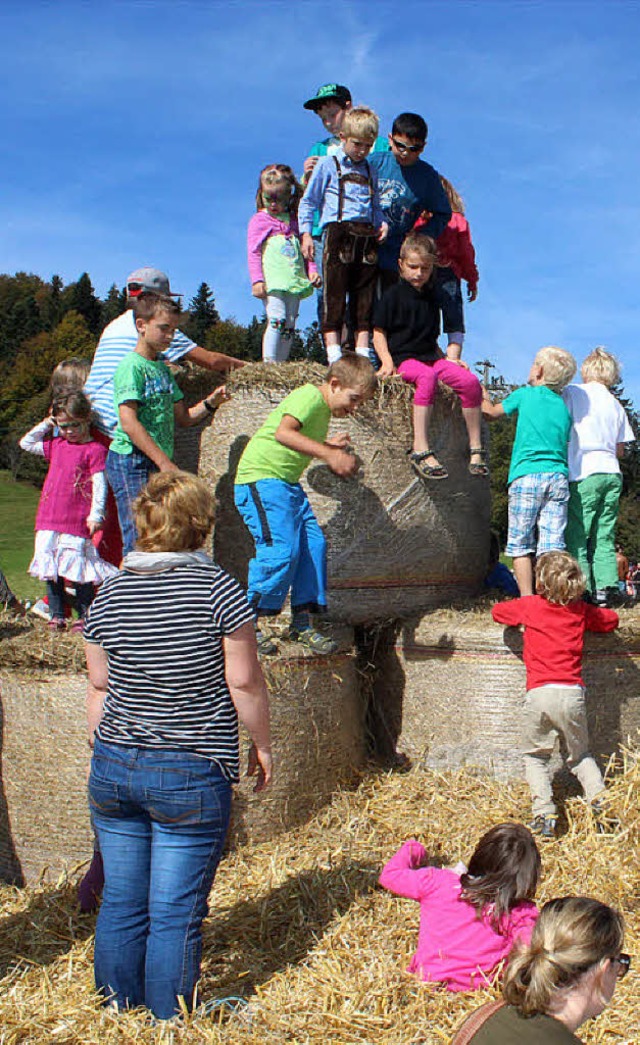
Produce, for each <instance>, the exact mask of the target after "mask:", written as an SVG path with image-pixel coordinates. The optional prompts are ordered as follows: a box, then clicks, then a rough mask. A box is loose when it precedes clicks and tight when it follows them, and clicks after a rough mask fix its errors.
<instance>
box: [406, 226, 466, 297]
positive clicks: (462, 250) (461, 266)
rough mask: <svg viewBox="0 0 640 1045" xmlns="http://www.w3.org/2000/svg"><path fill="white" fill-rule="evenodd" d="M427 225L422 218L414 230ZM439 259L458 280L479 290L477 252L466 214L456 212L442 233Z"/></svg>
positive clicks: (438, 241) (437, 241)
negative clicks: (451, 270)
mask: <svg viewBox="0 0 640 1045" xmlns="http://www.w3.org/2000/svg"><path fill="white" fill-rule="evenodd" d="M421 225H426V221H425V220H424V219H423V218H422V217H420V218H418V220H417V221H416V223H415V226H414V228H416V229H419V228H420V226H421ZM436 245H437V247H438V257H439V258H440V262H441V263H442V264H443V265H446V266H447V267H448V268H451V269H453V271H454V272H455V274H456V276H457V277H458V279H463V280H464V281H465V283H468V284H469V290H473V291H475V290H477V288H478V279H479V276H478V269H477V267H476V252H475V250H474V248H473V243H472V242H471V229H470V228H469V222H468V221H467V219H466V218H465V216H464V214H458V213H457V212H456V211H454V212H453V214H452V215H451V221H450V222H449V224H448V225H447V227H446V229H444V231H443V232H441V233H440V235H439V236H438V238H437V240H436Z"/></svg>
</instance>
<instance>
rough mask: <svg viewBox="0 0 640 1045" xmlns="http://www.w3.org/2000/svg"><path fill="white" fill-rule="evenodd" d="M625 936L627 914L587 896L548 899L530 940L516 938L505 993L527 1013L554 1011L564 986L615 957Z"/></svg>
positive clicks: (508, 998)
mask: <svg viewBox="0 0 640 1045" xmlns="http://www.w3.org/2000/svg"><path fill="white" fill-rule="evenodd" d="M623 940H624V922H623V920H622V915H621V914H619V913H618V911H615V910H613V908H612V907H607V905H606V904H604V903H600V901H599V900H591V899H589V898H588V897H586V896H563V897H560V898H559V899H557V900H550V901H549V903H546V904H545V905H544V907H543V908H542V910H541V911H540V915H539V917H538V920H537V922H536V924H535V926H534V928H533V933H532V935H531V941H530V943H528V944H522V943H520V944H516V946H515V947H514V949H513V951H512V952H511V956H510V958H509V964H508V965H507V968H506V971H505V974H504V985H503V989H502V993H503V995H504V999H505V1001H506V1002H507V1004H508V1005H513V1006H514V1007H515V1008H516V1009H518V1011H519V1012H520V1013H522V1015H523V1016H533V1015H534V1014H535V1013H545V1012H548V1010H549V1008H550V1005H551V1000H552V998H553V996H554V994H556V992H558V991H562V990H566V989H568V988H571V987H573V986H574V985H575V984H576V983H577V982H578V980H579V979H580V977H581V976H582V975H583V974H584V973H585V972H587V970H588V969H591V968H592V967H593V966H594V965H597V964H598V962H601V961H604V960H605V958H615V957H616V956H617V955H618V954H619V953H620V949H621V947H622V944H623Z"/></svg>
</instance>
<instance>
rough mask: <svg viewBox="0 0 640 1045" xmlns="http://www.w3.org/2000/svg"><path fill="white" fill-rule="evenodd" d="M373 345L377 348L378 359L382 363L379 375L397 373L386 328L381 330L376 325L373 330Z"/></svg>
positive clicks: (389, 375)
mask: <svg viewBox="0 0 640 1045" xmlns="http://www.w3.org/2000/svg"><path fill="white" fill-rule="evenodd" d="M373 347H374V348H375V350H376V355H377V357H378V359H379V360H380V362H381V363H382V366H381V367H380V369H379V370H378V377H391V376H392V375H393V374H395V372H396V368H395V366H394V362H393V359H392V358H391V353H390V351H389V342H388V341H387V335H386V334H385V332H384V330H380V328H379V327H374V330H373Z"/></svg>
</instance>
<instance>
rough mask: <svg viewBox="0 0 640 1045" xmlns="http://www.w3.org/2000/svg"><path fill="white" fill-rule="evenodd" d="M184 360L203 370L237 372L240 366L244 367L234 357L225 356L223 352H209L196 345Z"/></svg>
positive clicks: (242, 362) (243, 364)
mask: <svg viewBox="0 0 640 1045" xmlns="http://www.w3.org/2000/svg"><path fill="white" fill-rule="evenodd" d="M184 358H185V359H188V360H189V361H190V362H191V363H197V365H198V366H201V367H203V368H204V369H205V370H238V369H239V368H240V367H241V366H246V363H245V362H244V360H242V359H236V358H235V356H225V354H224V352H209V350H208V349H206V348H202V347H201V346H200V345H196V347H195V348H192V349H191V351H190V352H187V354H186V356H185V357H184Z"/></svg>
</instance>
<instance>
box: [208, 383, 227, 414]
mask: <svg viewBox="0 0 640 1045" xmlns="http://www.w3.org/2000/svg"><path fill="white" fill-rule="evenodd" d="M230 399H231V395H230V394H229V392H227V386H226V385H220V387H219V388H216V389H214V390H213V392H212V393H211V395H210V396H207V398H206V400H205V402H207V403H208V404H209V406H212V407H213V408H214V409H215V410H217V409H218V407H219V406H222V404H223V403H228V402H229V400H230Z"/></svg>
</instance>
